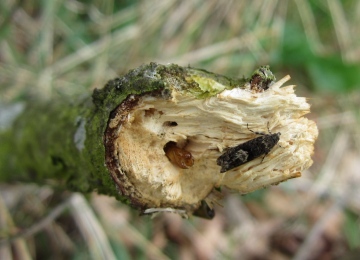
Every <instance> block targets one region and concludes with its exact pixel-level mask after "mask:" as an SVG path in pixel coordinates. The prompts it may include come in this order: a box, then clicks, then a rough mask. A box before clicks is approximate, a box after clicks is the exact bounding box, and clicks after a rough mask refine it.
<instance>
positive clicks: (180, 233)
mask: <svg viewBox="0 0 360 260" xmlns="http://www.w3.org/2000/svg"><path fill="white" fill-rule="evenodd" d="M359 24H360V1H356V0H345V1H340V0H327V1H326V0H319V1H315V0H314V1H304V0H292V1H287V0H273V1H261V0H247V1H245V0H244V1H231V0H228V1H216V0H206V1H203V0H184V1H175V0H164V1H162V0H143V1H140V0H137V1H136V0H133V1H131V0H123V1H115V0H108V1H102V0H93V1H91V0H89V1H75V0H49V1H45V0H43V1H36V0H27V1H21V0H19V1H16V0H2V1H0V97H1V98H0V101H1V102H6V103H8V102H16V101H19V100H28V99H34V98H36V99H44V100H49V99H51V98H56V97H59V96H65V97H67V96H68V97H69V98H71V97H72V96H73V95H77V94H81V93H84V92H85V93H90V92H91V91H92V90H93V89H94V88H101V87H102V86H103V85H104V84H105V83H106V82H107V81H108V80H109V79H112V78H115V77H117V76H119V75H122V74H124V73H126V72H127V71H128V70H130V69H133V68H135V67H138V66H140V65H141V64H143V63H148V62H150V61H155V62H159V63H163V64H167V63H177V64H179V65H182V66H188V65H190V66H192V67H198V68H203V69H206V70H209V71H213V72H216V73H219V74H224V75H227V76H230V77H243V76H247V77H248V76H249V75H250V73H251V72H252V71H253V70H254V69H255V68H257V67H258V66H260V65H266V64H269V65H270V67H271V70H272V71H273V72H274V74H275V75H276V77H277V79H280V78H282V77H284V76H285V75H287V74H289V75H290V76H291V77H292V79H291V81H290V83H289V84H295V85H297V88H296V92H297V95H299V96H305V97H307V98H308V101H309V103H310V104H311V105H312V113H311V114H309V115H308V118H311V119H312V120H314V121H316V123H317V124H318V127H319V138H318V141H317V143H316V147H315V154H314V156H313V160H314V164H313V166H312V167H311V168H310V169H309V170H308V171H305V172H303V174H302V177H301V178H297V179H293V180H290V181H288V182H286V183H281V184H280V185H278V186H273V187H269V188H267V189H264V190H259V191H256V192H253V193H251V194H248V195H245V196H240V195H239V194H236V193H232V192H229V191H227V192H226V193H227V195H226V198H225V199H224V200H223V202H222V203H223V207H221V206H217V207H216V216H215V218H214V219H213V220H212V221H209V220H204V219H200V218H190V219H188V220H185V219H181V218H180V217H179V216H177V215H175V214H171V213H169V214H163V215H160V216H158V217H156V218H153V219H151V218H150V217H148V216H145V217H140V216H139V214H138V212H137V211H134V210H132V209H130V208H129V207H127V206H125V205H122V204H121V203H119V202H117V201H115V200H114V199H113V198H109V197H105V196H100V195H97V194H91V195H89V196H87V197H86V198H84V196H82V195H79V194H69V193H68V192H59V191H55V190H53V189H51V188H50V187H38V186H35V185H31V184H20V183H19V184H6V183H2V184H0V194H1V197H0V259H11V257H13V258H14V259H30V258H34V259H49V258H51V259H65V258H66V259H89V258H91V257H92V258H94V259H336V258H341V259H357V256H359V255H360V229H359V212H360V191H358V187H359V186H360V155H359V151H360V149H359V148H360V138H359V136H360V128H359V105H360V93H359V89H360V26H359ZM19 232H20V233H19ZM16 234H20V235H19V236H17V237H16V238H17V239H16V240H14V243H12V246H11V247H10V246H9V244H8V243H7V242H8V241H7V240H6V239H4V237H8V236H9V235H16Z"/></svg>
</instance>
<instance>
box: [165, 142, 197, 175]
mask: <svg viewBox="0 0 360 260" xmlns="http://www.w3.org/2000/svg"><path fill="white" fill-rule="evenodd" d="M164 151H165V155H166V157H167V158H168V159H169V160H170V162H172V163H173V164H175V165H177V166H178V167H180V168H182V169H188V168H190V167H191V166H193V165H194V157H193V156H192V154H191V153H190V152H188V151H186V150H185V149H183V148H179V147H177V146H176V143H175V142H169V143H167V144H166V145H165V147H164Z"/></svg>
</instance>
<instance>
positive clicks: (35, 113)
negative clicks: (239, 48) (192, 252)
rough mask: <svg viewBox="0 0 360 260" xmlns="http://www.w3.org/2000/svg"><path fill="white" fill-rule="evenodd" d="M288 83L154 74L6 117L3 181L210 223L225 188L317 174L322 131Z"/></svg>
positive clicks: (10, 111) (21, 107)
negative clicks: (312, 170) (313, 170)
mask: <svg viewBox="0 0 360 260" xmlns="http://www.w3.org/2000/svg"><path fill="white" fill-rule="evenodd" d="M288 79H289V77H285V78H283V79H282V80H280V81H276V80H275V77H274V76H273V74H272V73H271V71H270V70H269V68H268V67H266V66H264V67H260V68H259V69H257V70H256V71H255V72H254V73H253V74H252V75H250V76H249V77H248V78H242V79H230V78H228V77H225V76H222V75H217V74H214V73H211V72H207V71H204V70H200V69H194V68H190V67H180V66H177V65H174V64H171V65H160V64H156V63H150V64H147V65H143V66H140V67H139V68H136V69H134V70H131V71H130V72H129V73H128V74H126V75H124V76H122V77H119V78H117V79H114V80H111V81H109V82H108V83H107V84H106V86H105V87H104V88H102V89H98V90H95V91H94V93H93V95H92V96H88V97H87V96H84V97H82V98H80V99H79V98H78V99H75V98H74V100H68V99H67V100H63V99H59V100H53V101H52V102H48V103H36V104H34V103H28V104H16V105H9V106H3V109H2V112H1V114H0V127H1V129H0V137H1V143H2V145H1V148H0V160H1V161H0V170H1V172H0V180H1V181H27V182H29V181H30V182H35V183H38V184H50V185H54V186H55V187H57V188H61V189H69V190H74V191H80V192H91V191H97V192H99V193H103V194H108V195H110V196H115V197H116V198H117V199H119V200H121V201H123V202H126V203H128V204H130V205H132V206H133V207H135V208H137V209H139V210H140V211H141V212H142V213H144V214H153V213H156V212H163V211H169V212H177V213H179V214H182V215H183V216H187V215H191V214H193V213H194V214H195V215H200V216H203V217H206V218H212V217H213V215H214V212H213V204H214V203H217V202H218V201H219V200H220V199H221V196H222V195H221V192H220V191H219V190H220V189H221V188H222V187H226V188H229V189H232V190H235V191H237V192H239V193H241V194H245V193H249V192H252V191H254V190H257V189H260V188H263V187H267V186H269V185H274V184H278V183H280V182H282V181H285V180H288V179H291V178H295V177H300V176H301V172H302V171H303V170H305V169H307V168H308V167H310V166H311V164H312V160H311V155H312V153H313V145H314V142H315V140H316V138H317V135H318V131H317V127H316V125H315V123H314V122H313V121H310V120H308V119H307V118H305V117H304V115H306V114H307V113H309V112H310V106H309V104H308V103H307V102H306V99H305V98H303V97H297V96H296V95H295V93H294V86H292V85H289V86H283V87H282V85H283V84H284V83H285V82H286V81H287V80H288ZM5 112H6V113H5ZM5 114H7V116H4V115H5ZM1 115H2V116H1ZM270 137H271V138H270ZM201 212H205V213H201Z"/></svg>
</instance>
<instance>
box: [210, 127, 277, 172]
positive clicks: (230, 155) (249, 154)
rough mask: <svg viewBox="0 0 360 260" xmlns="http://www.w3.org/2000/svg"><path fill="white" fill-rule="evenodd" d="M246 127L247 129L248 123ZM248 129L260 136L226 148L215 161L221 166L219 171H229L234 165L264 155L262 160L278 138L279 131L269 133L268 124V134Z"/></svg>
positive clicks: (236, 165)
mask: <svg viewBox="0 0 360 260" xmlns="http://www.w3.org/2000/svg"><path fill="white" fill-rule="evenodd" d="M247 128H248V129H249V126H248V125H247ZM249 131H251V132H253V133H254V134H257V135H261V136H259V137H256V138H254V139H251V140H249V141H247V142H245V143H242V144H239V145H237V146H234V147H230V148H228V149H226V150H225V152H224V153H223V154H222V155H221V156H220V157H219V158H218V159H217V161H216V163H217V165H219V166H221V169H220V172H221V173H223V172H226V171H229V170H231V169H233V168H235V167H238V166H240V165H243V164H245V163H247V162H250V161H252V160H254V159H256V158H258V157H260V156H262V155H264V157H263V158H262V160H261V162H262V161H263V160H264V158H265V156H266V155H267V154H268V153H269V152H270V151H271V149H272V148H273V147H274V146H275V145H276V144H277V143H278V142H279V140H280V135H281V133H280V132H278V133H274V134H273V133H271V132H270V129H269V126H268V131H269V134H265V133H261V132H254V131H252V130H250V129H249Z"/></svg>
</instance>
